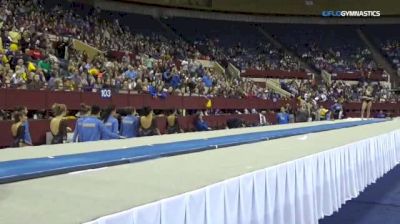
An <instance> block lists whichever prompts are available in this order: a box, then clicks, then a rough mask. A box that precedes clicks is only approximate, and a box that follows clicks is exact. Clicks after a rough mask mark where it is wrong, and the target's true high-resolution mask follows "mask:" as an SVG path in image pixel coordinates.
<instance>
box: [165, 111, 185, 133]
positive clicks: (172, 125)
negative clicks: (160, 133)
mask: <svg viewBox="0 0 400 224" xmlns="http://www.w3.org/2000/svg"><path fill="white" fill-rule="evenodd" d="M176 133H183V130H182V129H181V128H180V126H179V123H178V116H177V111H176V110H173V111H171V112H170V114H169V115H168V116H167V134H176Z"/></svg>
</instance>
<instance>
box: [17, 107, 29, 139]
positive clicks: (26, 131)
mask: <svg viewBox="0 0 400 224" xmlns="http://www.w3.org/2000/svg"><path fill="white" fill-rule="evenodd" d="M16 111H18V112H20V113H23V114H24V115H25V116H26V117H28V108H26V107H25V106H22V107H17V108H16ZM22 126H24V139H23V140H24V142H25V144H26V145H32V138H31V132H30V131H29V122H28V119H26V120H25V121H24V123H23V124H22Z"/></svg>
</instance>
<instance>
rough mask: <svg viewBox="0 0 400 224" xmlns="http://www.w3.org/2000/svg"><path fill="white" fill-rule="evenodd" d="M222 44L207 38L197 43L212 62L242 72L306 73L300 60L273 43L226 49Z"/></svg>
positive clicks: (236, 46) (236, 45) (215, 39)
mask: <svg viewBox="0 0 400 224" xmlns="http://www.w3.org/2000/svg"><path fill="white" fill-rule="evenodd" d="M220 42H223V41H222V40H220V39H217V38H207V39H204V40H203V41H198V42H196V45H201V46H203V48H204V47H205V48H206V49H207V51H206V52H209V55H210V56H211V59H212V60H216V61H220V62H221V63H228V62H229V63H232V64H233V65H235V66H236V67H237V68H238V69H239V70H241V71H245V70H246V69H256V70H282V71H300V70H303V71H304V68H302V67H301V66H300V62H299V61H298V60H296V59H295V58H293V57H292V56H290V55H288V54H287V52H285V51H284V50H282V49H278V48H276V47H274V46H273V44H271V43H268V42H257V43H255V44H254V45H253V46H246V47H244V46H243V45H242V44H241V43H240V42H238V43H236V44H235V45H234V46H229V47H226V46H222V45H221V44H220ZM199 48H200V47H199Z"/></svg>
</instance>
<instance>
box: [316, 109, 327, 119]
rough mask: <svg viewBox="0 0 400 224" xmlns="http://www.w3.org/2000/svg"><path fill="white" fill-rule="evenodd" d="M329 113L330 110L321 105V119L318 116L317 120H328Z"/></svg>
mask: <svg viewBox="0 0 400 224" xmlns="http://www.w3.org/2000/svg"><path fill="white" fill-rule="evenodd" d="M328 113H329V110H328V109H326V108H324V106H323V105H321V106H319V110H318V113H317V116H318V115H319V119H318V118H317V120H326V119H327V114H328Z"/></svg>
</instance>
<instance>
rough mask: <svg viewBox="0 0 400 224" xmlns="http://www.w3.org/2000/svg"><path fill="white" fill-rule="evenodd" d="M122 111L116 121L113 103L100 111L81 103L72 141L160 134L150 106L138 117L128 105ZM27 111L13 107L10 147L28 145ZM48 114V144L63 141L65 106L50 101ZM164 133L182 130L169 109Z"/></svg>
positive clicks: (66, 121)
mask: <svg viewBox="0 0 400 224" xmlns="http://www.w3.org/2000/svg"><path fill="white" fill-rule="evenodd" d="M123 111H124V115H125V116H122V117H121V120H120V121H118V119H117V111H116V108H115V106H108V107H107V108H105V109H103V110H102V109H101V108H100V107H99V106H97V105H92V106H88V105H85V104H81V108H80V110H79V113H78V114H77V117H78V119H77V120H76V123H75V129H74V131H73V138H72V141H73V142H88V141H97V140H110V139H123V138H132V137H138V136H152V135H160V131H159V129H158V128H157V121H156V116H155V115H154V112H153V110H152V109H151V108H150V107H144V108H143V109H142V116H140V117H139V116H137V113H136V110H135V109H133V108H132V107H127V108H124V109H123ZM27 113H28V110H27V108H26V107H21V108H18V109H16V111H15V112H14V114H13V120H14V123H13V125H12V126H11V133H12V135H13V142H12V147H23V146H28V145H32V140H31V136H30V131H29V123H28V121H27ZM52 113H53V118H52V119H51V121H50V132H51V134H52V141H51V143H52V144H61V143H65V142H67V134H68V132H72V130H71V128H69V127H68V123H69V122H68V119H69V118H68V117H67V113H68V110H67V107H66V105H64V104H54V105H53V106H52ZM166 132H167V133H169V134H173V133H181V132H183V130H182V129H181V128H180V127H179V124H178V121H177V112H176V111H171V113H170V114H169V115H168V116H167V130H166Z"/></svg>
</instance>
